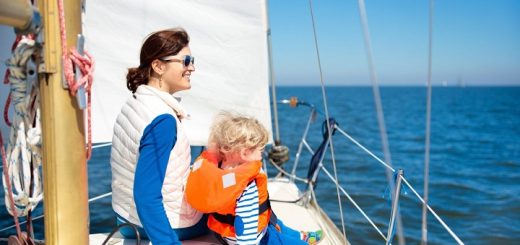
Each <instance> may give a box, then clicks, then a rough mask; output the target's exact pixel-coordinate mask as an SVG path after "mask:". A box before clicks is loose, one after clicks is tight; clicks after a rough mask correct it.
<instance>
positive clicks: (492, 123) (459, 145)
mask: <svg viewBox="0 0 520 245" xmlns="http://www.w3.org/2000/svg"><path fill="white" fill-rule="evenodd" d="M324 91H325V95H326V99H325V100H324V99H323V98H322V89H321V88H320V87H290V86H286V87H279V88H278V90H277V97H278V100H283V99H290V98H291V97H296V98H297V99H298V100H299V101H300V102H302V101H304V102H306V103H307V104H312V105H313V106H314V108H315V109H316V111H317V114H316V115H315V116H314V117H313V119H314V120H312V124H311V126H310V130H309V133H308V135H307V136H308V137H307V142H308V144H309V146H310V147H311V148H312V149H313V150H315V149H316V148H317V147H318V145H319V144H320V143H321V141H322V135H323V134H322V123H323V121H324V120H325V115H326V114H329V117H333V118H334V119H335V121H336V122H337V124H338V125H339V127H340V128H341V129H342V130H343V131H344V132H345V133H347V134H348V135H349V136H351V137H352V138H354V139H355V140H356V141H358V142H359V143H360V144H361V145H363V146H364V147H365V148H366V149H367V150H369V151H370V152H372V153H373V154H374V155H375V156H377V157H378V158H380V159H385V157H384V155H383V150H382V143H381V134H380V129H379V126H378V122H377V115H376V109H375V103H374V97H373V91H372V88H371V87H340V86H338V87H326V88H325V90H324ZM380 92H381V99H382V106H383V111H384V120H385V126H386V133H387V137H388V143H389V150H390V155H391V157H390V158H391V165H392V167H393V168H394V169H402V170H403V171H404V178H405V179H406V180H407V181H408V182H409V183H410V184H411V185H412V186H413V188H414V189H415V190H416V191H417V192H418V193H419V195H422V193H423V186H424V182H423V176H424V162H425V129H426V95H427V90H426V88H425V87H381V88H380ZM325 101H326V103H324V102H325ZM431 101H432V105H431V134H430V139H431V146H430V169H429V204H430V206H431V207H432V208H433V209H434V210H435V212H436V213H437V214H438V215H439V216H440V217H441V218H442V220H443V221H444V222H445V223H446V224H447V225H448V226H449V227H450V228H451V229H452V230H453V232H454V233H455V234H457V235H458V236H459V237H460V239H461V240H462V241H463V242H464V243H465V244H520V87H434V88H433V89H432V100H431ZM324 104H326V105H327V106H326V107H324V106H323V105H324ZM277 108H278V118H279V126H280V140H281V143H282V144H283V145H286V146H288V147H289V149H290V160H289V161H288V162H287V163H285V165H284V166H283V167H284V168H285V169H286V170H292V168H293V164H294V160H295V154H296V152H297V149H298V145H299V144H300V141H301V138H302V136H303V133H304V129H305V125H306V124H307V122H308V120H309V117H310V107H308V106H303V105H300V106H297V107H290V106H289V105H287V104H278V106H277ZM267 148H269V147H267ZM333 148H334V156H332V155H331V152H330V149H329V151H327V152H326V155H325V157H324V161H323V164H324V167H325V168H326V169H327V170H329V171H330V172H333V171H334V169H333V165H334V164H333V162H335V165H336V169H337V175H338V179H339V183H340V185H341V186H342V187H343V188H344V189H345V190H346V191H347V192H348V193H349V195H350V196H351V197H352V198H353V200H354V201H355V202H356V203H357V204H358V205H359V206H360V207H361V208H362V209H363V210H364V211H365V212H366V213H367V215H368V216H369V217H370V218H371V219H372V220H373V221H374V223H375V224H376V226H377V227H378V228H379V229H381V231H382V232H383V233H384V234H385V235H386V234H387V229H388V223H389V220H390V210H391V201H390V194H389V184H388V182H387V177H386V173H385V171H386V168H385V167H384V166H383V165H382V164H381V163H380V162H378V161H377V160H376V159H375V158H373V157H372V156H370V155H369V154H367V153H366V152H365V151H364V150H362V149H361V148H360V147H359V146H357V145H356V144H354V143H353V142H352V141H351V140H349V139H348V138H347V137H345V136H344V135H343V134H341V133H340V132H335V134H334V135H333ZM304 149H305V148H304ZM199 151H200V149H198V148H194V149H192V153H193V155H196V154H197V153H198V152H199ZM109 158H110V147H101V148H96V149H95V150H94V153H93V156H92V159H91V160H90V161H89V162H88V179H89V197H90V198H92V197H96V196H99V195H102V194H104V193H107V192H110V191H111V189H110V181H111V174H110V163H109ZM310 159H311V154H310V153H309V152H308V151H307V150H304V151H303V152H302V153H301V157H300V159H299V163H298V165H297V168H296V170H297V171H296V173H297V175H298V176H301V177H306V176H307V171H308V168H309V163H310ZM71 164H72V163H71ZM267 169H268V172H269V173H270V174H274V168H272V167H271V166H267ZM300 186H301V187H304V186H303V185H301V184H300ZM1 192H3V190H1ZM315 192H316V195H317V200H318V203H319V204H320V206H321V207H322V208H323V209H324V210H325V211H326V212H327V213H328V215H329V217H330V218H331V219H332V220H333V221H334V222H335V223H336V225H337V226H338V228H339V229H340V230H342V227H343V225H342V223H341V216H343V219H344V221H345V232H346V235H347V238H348V240H349V241H350V242H351V243H352V244H383V243H384V240H383V238H382V237H381V236H380V235H379V233H377V231H376V230H375V229H374V228H373V227H372V226H371V225H370V224H369V222H368V221H367V220H366V219H365V218H364V217H363V215H362V214H361V213H360V212H359V211H358V210H357V209H356V208H355V207H354V206H353V204H352V203H350V201H349V200H348V199H347V198H345V196H341V198H340V202H339V201H338V195H337V193H336V187H335V185H334V184H333V183H332V181H331V180H330V179H329V177H328V176H327V175H326V174H324V173H323V171H321V172H320V173H319V175H318V179H317V186H316V189H315ZM0 194H1V196H3V195H4V194H3V193H0ZM399 200H400V206H399V210H400V214H401V220H402V226H403V232H404V235H405V241H406V243H408V244H419V243H420V239H421V217H422V204H421V203H420V202H419V200H418V198H417V197H416V196H415V194H414V193H413V190H411V189H410V188H409V187H403V189H402V190H401V195H400V199H399ZM339 203H341V205H342V210H343V213H340V211H339V210H340V209H339ZM42 205H43V204H40V205H39V207H38V208H37V209H36V210H35V211H34V212H33V217H37V216H39V215H41V214H43V209H42ZM89 207H90V232H91V233H99V232H110V231H112V229H113V228H114V227H115V219H114V213H113V211H112V209H111V197H110V196H108V197H105V198H102V199H99V200H97V201H95V202H92V203H90V204H89ZM427 220H428V241H429V244H456V242H455V240H454V239H453V238H452V237H451V236H450V234H449V233H448V232H447V231H446V230H445V229H444V228H443V227H442V226H441V225H440V223H439V222H438V221H437V219H436V218H435V217H434V216H433V215H431V214H429V215H428V219H427ZM12 224H13V220H12V218H11V217H10V216H9V215H8V214H7V211H6V209H5V205H4V203H3V201H2V202H1V203H0V230H2V229H5V228H4V227H9V226H10V225H12ZM34 225H35V236H36V238H38V239H43V236H44V235H43V219H38V220H36V221H34ZM14 233H15V229H14V228H11V229H8V230H4V231H1V232H0V237H2V238H5V237H8V236H9V235H12V234H14ZM393 241H394V244H397V238H394V240H393Z"/></svg>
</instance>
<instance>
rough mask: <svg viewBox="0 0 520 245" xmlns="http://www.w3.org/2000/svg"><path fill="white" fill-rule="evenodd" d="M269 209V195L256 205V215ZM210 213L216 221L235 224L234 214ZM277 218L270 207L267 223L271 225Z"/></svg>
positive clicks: (274, 223)
mask: <svg viewBox="0 0 520 245" xmlns="http://www.w3.org/2000/svg"><path fill="white" fill-rule="evenodd" d="M269 209H271V202H270V201H269V196H268V197H267V200H266V201H265V202H263V203H261V204H260V205H259V206H258V215H260V214H263V213H264V212H265V211H267V210H269ZM210 215H212V216H213V218H215V219H216V220H217V221H218V222H220V223H224V224H228V225H232V226H234V225H235V215H232V214H219V213H211V214H210ZM277 220H278V218H277V217H276V215H275V214H274V212H273V210H272V209H271V217H270V218H269V223H271V224H272V225H276V221H277Z"/></svg>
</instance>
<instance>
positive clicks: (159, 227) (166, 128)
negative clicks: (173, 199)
mask: <svg viewBox="0 0 520 245" xmlns="http://www.w3.org/2000/svg"><path fill="white" fill-rule="evenodd" d="M176 141H177V122H176V121H175V118H174V117H173V116H172V115H170V114H162V115H159V116H157V117H156V118H155V119H154V120H153V121H152V122H151V123H150V124H149V125H148V126H147V127H146V128H145V130H144V132H143V136H142V137H141V142H140V145H139V159H138V160H137V166H136V170H135V176H134V201H135V205H136V209H137V214H138V215H139V219H140V220H141V223H142V225H143V228H144V230H145V231H146V233H147V235H148V238H149V239H150V240H151V241H152V243H153V244H154V245H156V244H157V245H159V244H181V243H180V242H179V239H178V237H177V234H176V233H175V231H173V229H172V228H171V226H170V222H169V221H168V218H167V216H166V211H165V210H164V206H163V196H162V193H161V190H162V185H163V182H164V177H165V174H166V168H167V166H168V160H169V157H170V152H171V150H172V149H173V147H174V146H175V142H176Z"/></svg>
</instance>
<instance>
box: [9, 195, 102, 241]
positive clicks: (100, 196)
mask: <svg viewBox="0 0 520 245" xmlns="http://www.w3.org/2000/svg"><path fill="white" fill-rule="evenodd" d="M110 195H112V192H107V193H105V194H101V195H99V196H96V197H93V198H90V199H88V202H89V203H90V202H93V201H96V200H99V199H101V198H104V197H107V196H110ZM43 216H44V215H43V214H42V215H39V216H37V217H34V218H33V221H36V220H39V219H41V218H43ZM25 223H27V221H23V222H20V225H23V224H25ZM15 226H16V225H11V226H8V227H5V228H2V229H1V230H0V232H3V231H6V230H9V229H11V228H13V227H15Z"/></svg>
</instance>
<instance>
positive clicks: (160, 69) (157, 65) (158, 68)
mask: <svg viewBox="0 0 520 245" xmlns="http://www.w3.org/2000/svg"><path fill="white" fill-rule="evenodd" d="M151 66H152V69H153V71H154V72H155V73H157V74H158V75H159V76H162V74H163V73H164V69H165V65H164V63H163V62H161V61H159V60H154V61H152V64H151Z"/></svg>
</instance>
